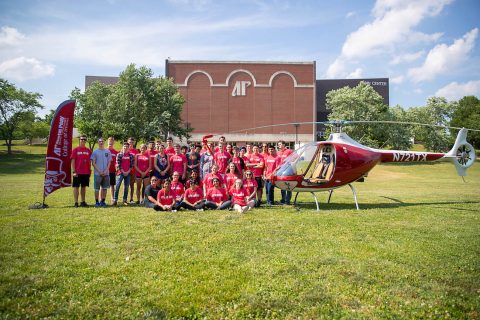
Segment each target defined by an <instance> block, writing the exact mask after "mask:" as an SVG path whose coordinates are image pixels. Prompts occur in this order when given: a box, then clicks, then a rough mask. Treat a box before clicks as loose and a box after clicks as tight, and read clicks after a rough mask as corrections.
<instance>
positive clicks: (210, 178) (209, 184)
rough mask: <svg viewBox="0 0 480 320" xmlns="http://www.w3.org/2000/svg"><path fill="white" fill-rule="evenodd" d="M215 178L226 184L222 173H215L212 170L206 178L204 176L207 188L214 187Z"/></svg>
mask: <svg viewBox="0 0 480 320" xmlns="http://www.w3.org/2000/svg"><path fill="white" fill-rule="evenodd" d="M213 178H217V179H218V180H219V182H220V185H222V184H224V182H223V178H222V175H220V174H218V173H217V174H214V173H212V172H210V173H209V174H207V175H206V176H205V178H203V184H204V185H205V187H206V188H207V190H208V189H210V188H213Z"/></svg>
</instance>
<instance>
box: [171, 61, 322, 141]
mask: <svg viewBox="0 0 480 320" xmlns="http://www.w3.org/2000/svg"><path fill="white" fill-rule="evenodd" d="M166 67H167V75H168V76H169V77H171V78H173V79H174V82H175V83H176V84H177V85H178V86H179V88H180V92H181V93H182V95H183V96H184V97H185V100H186V102H185V105H184V108H183V113H182V118H183V120H184V121H185V122H188V123H189V125H190V126H191V127H193V128H194V129H195V130H194V133H213V134H215V133H229V132H233V131H236V130H241V129H245V128H252V127H257V126H264V125H271V124H280V123H290V122H308V121H315V119H314V114H315V113H314V110H315V105H314V102H315V100H314V99H315V64H314V63H313V62H311V63H254V62H252V63H246V62H238V63H235V62H232V63H224V62H182V61H168V62H167V65H166ZM236 70H237V72H234V71H236ZM195 71H197V72H195ZM192 72H193V74H192ZM277 72H279V73H278V74H277V75H276V76H275V77H273V79H272V76H273V75H274V74H275V73H277ZM287 73H289V74H287ZM208 75H209V76H210V78H211V79H210V78H209V76H208ZM187 77H188V79H187ZM292 77H293V78H292ZM227 78H228V79H227ZM227 80H228V83H227ZM237 81H249V82H250V83H251V84H250V86H248V87H247V88H246V95H245V96H232V91H233V90H234V87H235V85H236V83H237ZM295 81H296V84H295ZM211 82H212V83H211ZM270 82H271V83H270ZM313 128H314V126H313V125H302V126H301V127H300V128H299V131H298V133H299V134H312V133H313V130H314V129H313ZM294 132H295V129H294V127H293V126H285V127H273V128H265V129H257V130H255V131H248V133H269V134H281V133H294Z"/></svg>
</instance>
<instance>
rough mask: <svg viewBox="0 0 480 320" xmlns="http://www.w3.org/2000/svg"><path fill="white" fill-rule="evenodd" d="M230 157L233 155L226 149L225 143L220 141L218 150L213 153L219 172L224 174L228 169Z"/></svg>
mask: <svg viewBox="0 0 480 320" xmlns="http://www.w3.org/2000/svg"><path fill="white" fill-rule="evenodd" d="M230 158H231V156H230V154H229V153H228V152H227V151H225V149H224V145H223V144H221V143H219V144H218V151H217V152H216V153H215V154H214V155H213V161H215V164H216V165H217V166H218V172H219V173H221V174H222V175H224V174H225V171H226V170H227V166H228V161H229V160H230Z"/></svg>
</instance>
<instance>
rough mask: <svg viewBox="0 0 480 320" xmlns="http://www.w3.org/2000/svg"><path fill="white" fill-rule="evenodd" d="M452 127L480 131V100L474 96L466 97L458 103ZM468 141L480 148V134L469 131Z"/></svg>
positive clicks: (451, 122)
mask: <svg viewBox="0 0 480 320" xmlns="http://www.w3.org/2000/svg"><path fill="white" fill-rule="evenodd" d="M450 125H451V126H452V127H464V128H471V129H480V100H479V99H478V98H477V97H474V96H466V97H463V98H462V99H460V100H459V101H458V103H457V104H456V106H455V110H454V111H453V114H452V120H451V121H450ZM468 141H469V142H470V143H471V144H472V145H473V146H474V147H475V148H477V149H478V148H480V132H475V131H469V132H468Z"/></svg>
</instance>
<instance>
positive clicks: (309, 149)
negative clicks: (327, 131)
mask: <svg viewBox="0 0 480 320" xmlns="http://www.w3.org/2000/svg"><path fill="white" fill-rule="evenodd" d="M317 148H318V142H311V143H307V144H305V145H304V146H302V147H300V148H299V149H297V150H295V151H294V152H293V153H292V154H291V155H289V156H288V157H287V158H285V160H284V161H283V164H282V165H281V166H280V167H279V168H278V169H277V171H276V175H277V176H279V177H287V176H295V175H303V174H304V173H305V171H306V170H307V168H308V165H309V164H310V162H311V161H312V159H313V157H314V156H315V153H316V152H317Z"/></svg>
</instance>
